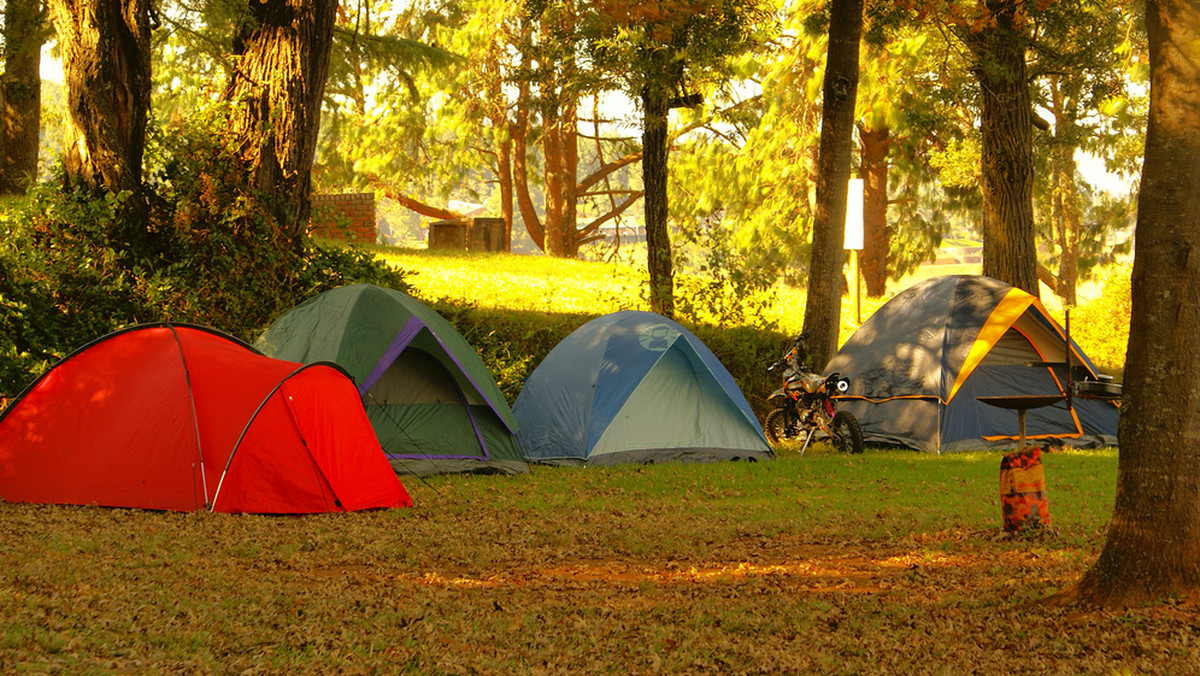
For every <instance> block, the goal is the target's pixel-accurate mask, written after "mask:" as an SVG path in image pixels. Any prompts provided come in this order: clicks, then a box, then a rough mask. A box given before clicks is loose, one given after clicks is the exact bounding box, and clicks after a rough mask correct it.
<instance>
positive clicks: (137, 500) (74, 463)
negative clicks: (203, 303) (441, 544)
mask: <svg viewBox="0 0 1200 676" xmlns="http://www.w3.org/2000/svg"><path fill="white" fill-rule="evenodd" d="M0 497H2V498H3V499H4V500H6V501H8V502H35V503H57V504H76V505H90V504H95V505H102V506H108V507H135V508H143V509H161V510H178V511H192V510H199V509H209V510H212V511H216V512H231V513H239V512H242V513H260V514H303V513H313V512H342V511H354V510H360V509H371V508H388V507H407V506H410V505H412V500H411V499H410V498H409V496H408V493H407V492H406V491H405V490H404V486H403V485H401V483H400V481H399V480H398V479H397V478H396V475H395V474H394V473H393V472H392V471H391V468H389V467H388V465H387V462H386V461H384V459H383V454H382V452H381V451H380V449H379V443H378V442H377V441H376V440H375V436H374V434H372V432H371V426H370V423H368V422H367V417H366V415H365V413H364V412H363V408H362V404H361V403H360V402H359V399H358V396H357V395H356V393H355V391H354V384H353V383H352V382H351V381H350V379H349V378H348V377H347V376H346V374H345V373H344V372H343V371H342V370H341V369H339V368H338V367H337V366H335V365H332V364H311V365H304V364H296V363H291V362H285V361H280V360H277V359H270V358H268V357H265V356H263V355H262V354H260V353H259V352H257V351H256V350H254V349H253V348H251V347H250V346H249V345H247V344H245V343H243V342H241V341H239V340H237V339H235V338H233V337H231V336H227V335H225V334H223V333H219V332H217V331H214V330H211V329H206V328H203V327H198V326H190V325H183V324H153V325H141V326H134V327H130V328H128V329H124V330H121V331H118V332H115V333H112V334H109V335H107V336H104V337H103V338H100V339H98V340H96V341H94V342H92V343H90V344H88V345H86V346H84V347H83V348H80V349H79V350H77V351H75V352H74V353H72V354H71V355H69V356H67V357H66V358H64V359H63V360H62V361H61V362H59V363H58V364H56V365H55V366H54V367H53V368H51V369H50V370H49V371H47V372H46V373H45V374H43V375H42V377H40V378H38V379H37V380H36V381H35V382H34V383H33V384H32V385H30V386H29V387H28V388H27V389H26V390H25V391H24V392H23V393H21V395H20V396H19V397H18V398H17V399H16V400H15V401H14V402H13V403H12V404H11V405H10V406H9V407H8V408H6V409H5V410H4V411H3V413H0Z"/></svg>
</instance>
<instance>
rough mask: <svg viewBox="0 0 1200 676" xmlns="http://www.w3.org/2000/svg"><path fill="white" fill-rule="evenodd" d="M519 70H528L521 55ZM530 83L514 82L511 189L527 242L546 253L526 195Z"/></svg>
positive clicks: (526, 60) (530, 199) (510, 130)
mask: <svg viewBox="0 0 1200 676" xmlns="http://www.w3.org/2000/svg"><path fill="white" fill-rule="evenodd" d="M521 67H522V69H528V68H529V57H528V56H522V61H521ZM529 99H530V94H529V80H527V79H522V80H520V81H519V82H518V83H517V105H516V111H515V113H514V116H513V118H514V119H513V121H512V124H510V125H509V127H508V133H509V136H511V137H512V156H513V188H515V191H516V194H517V207H518V208H519V209H520V210H521V220H522V221H523V222H524V223H525V231H526V232H528V233H529V237H530V239H532V240H533V243H534V244H536V245H537V247H538V248H539V249H541V250H542V251H545V250H546V230H545V228H543V227H542V221H541V219H540V218H538V213H537V209H536V208H535V207H534V204H533V197H532V196H531V195H530V194H529V165H528V160H527V159H526V153H527V152H528V149H529V106H530V101H529Z"/></svg>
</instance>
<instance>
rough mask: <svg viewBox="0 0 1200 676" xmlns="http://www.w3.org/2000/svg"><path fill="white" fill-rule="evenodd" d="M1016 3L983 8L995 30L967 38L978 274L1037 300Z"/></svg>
mask: <svg viewBox="0 0 1200 676" xmlns="http://www.w3.org/2000/svg"><path fill="white" fill-rule="evenodd" d="M1023 4H1024V1H1023V0H988V1H987V9H988V11H989V12H990V14H991V17H992V19H993V20H994V22H995V23H994V25H993V26H991V27H988V28H984V29H983V30H981V31H980V32H978V33H974V34H971V35H968V36H967V39H966V42H967V45H968V46H969V47H970V48H971V51H972V53H973V54H974V57H975V66H974V68H975V77H976V79H977V80H978V81H979V89H980V98H981V101H982V108H983V112H982V123H981V130H980V131H981V135H982V150H981V165H982V166H981V169H982V175H983V181H982V185H981V189H982V193H983V233H982V236H983V274H984V275H986V276H988V277H994V278H996V279H999V280H1000V281H1002V282H1007V283H1009V284H1011V285H1013V286H1015V287H1017V288H1020V289H1024V290H1025V291H1028V292H1029V293H1031V294H1033V295H1034V296H1039V288H1038V280H1037V247H1036V244H1035V241H1034V230H1033V101H1032V98H1031V95H1030V92H1029V82H1028V78H1027V77H1026V65H1025V46H1026V43H1027V41H1028V37H1027V36H1026V34H1025V30H1026V29H1025V28H1023V27H1020V26H1019V25H1018V24H1017V21H1016V19H1015V15H1016V13H1017V11H1018V9H1020V8H1021V6H1022V5H1023Z"/></svg>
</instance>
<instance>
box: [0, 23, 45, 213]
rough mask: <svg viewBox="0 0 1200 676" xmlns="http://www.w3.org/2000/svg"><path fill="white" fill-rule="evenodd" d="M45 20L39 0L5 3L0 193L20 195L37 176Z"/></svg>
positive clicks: (0, 95) (0, 91)
mask: <svg viewBox="0 0 1200 676" xmlns="http://www.w3.org/2000/svg"><path fill="white" fill-rule="evenodd" d="M45 20H46V17H45V14H44V13H43V11H42V6H41V2H37V1H35V0H8V2H7V3H6V5H5V10H4V49H3V52H2V53H0V60H3V62H4V73H3V74H0V106H2V107H0V195H19V194H24V192H25V187H26V186H27V185H28V184H29V183H31V182H33V181H34V180H35V179H36V178H37V168H38V167H37V164H38V141H39V134H40V132H41V119H42V75H41V63H42V43H43V42H44V41H45V29H44V25H43V24H44V23H45Z"/></svg>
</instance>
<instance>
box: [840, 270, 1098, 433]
mask: <svg viewBox="0 0 1200 676" xmlns="http://www.w3.org/2000/svg"><path fill="white" fill-rule="evenodd" d="M1068 362H1069V363H1072V364H1074V365H1075V369H1073V370H1074V371H1075V374H1074V377H1075V379H1076V380H1078V379H1080V378H1081V376H1085V377H1088V378H1092V379H1095V378H1098V374H1097V372H1096V368H1095V366H1094V365H1093V364H1092V362H1091V360H1089V359H1088V357H1087V355H1085V354H1084V353H1083V351H1082V350H1080V349H1079V346H1078V345H1075V344H1074V342H1072V344H1071V352H1070V358H1069V359H1068V355H1067V339H1066V335H1065V332H1064V331H1063V330H1062V328H1061V327H1060V326H1059V325H1058V323H1057V322H1055V321H1054V319H1053V318H1052V317H1050V315H1049V313H1048V312H1047V311H1046V308H1045V307H1044V306H1043V305H1042V303H1041V301H1039V300H1038V299H1037V298H1035V297H1034V296H1032V295H1031V294H1029V293H1026V292H1025V291H1022V290H1021V289H1017V288H1014V287H1012V286H1010V285H1008V284H1005V283H1004V282H1000V281H998V280H995V279H992V278H990V277H981V276H975V275H954V276H945V277H936V278H933V279H929V280H926V281H924V282H921V283H919V284H916V285H914V286H912V287H910V288H908V289H906V290H904V291H902V292H901V293H899V294H897V295H896V296H895V297H894V298H892V299H891V300H889V301H888V302H887V303H885V304H884V305H883V306H882V307H880V308H879V310H878V311H876V312H875V314H873V315H872V316H871V317H870V318H868V319H867V321H866V322H864V323H863V325H862V326H861V327H859V329H858V330H857V331H856V332H855V333H854V335H852V336H851V337H850V339H849V340H847V341H846V343H845V345H843V346H842V348H841V349H840V350H838V353H837V354H836V355H834V357H833V359H831V360H830V362H829V364H828V365H827V366H826V367H825V373H826V374H829V373H835V372H836V373H840V374H842V376H843V377H846V378H848V379H849V380H850V390H849V394H848V395H846V396H841V397H838V399H839V400H840V403H839V407H840V408H841V409H842V410H846V411H850V412H851V413H853V414H854V416H855V417H857V418H858V420H859V422H860V423H861V425H862V428H863V437H864V439H866V440H867V442H868V443H872V442H874V443H879V444H887V445H899V446H907V447H910V448H913V449H916V450H921V451H929V452H933V453H946V452H953V451H966V450H986V449H989V448H1004V447H1012V446H1014V445H1015V441H1016V439H1017V431H1018V418H1017V413H1016V411H1013V410H1008V409H1002V408H997V407H995V406H990V405H988V404H985V403H982V402H979V401H978V400H977V399H976V397H980V396H1011V395H1063V394H1065V392H1066V388H1067V387H1068V384H1069V382H1070V378H1068V374H1067V367H1066V364H1067V363H1068ZM1070 402H1071V404H1070V406H1069V407H1068V404H1067V402H1066V401H1065V400H1064V401H1062V402H1059V403H1057V404H1054V405H1052V406H1046V407H1042V408H1034V409H1030V410H1029V411H1028V413H1027V414H1026V429H1027V436H1028V437H1029V438H1032V439H1042V440H1047V441H1055V442H1057V443H1066V444H1072V445H1080V446H1099V445H1115V444H1116V434H1117V419H1118V413H1119V409H1118V408H1117V406H1116V404H1115V403H1114V402H1113V401H1111V400H1106V399H1095V398H1083V397H1072V398H1071V400H1070Z"/></svg>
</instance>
